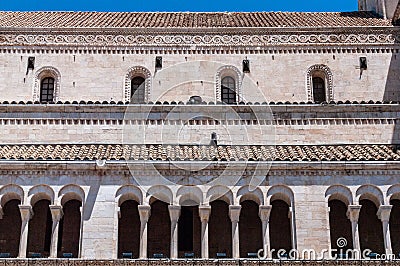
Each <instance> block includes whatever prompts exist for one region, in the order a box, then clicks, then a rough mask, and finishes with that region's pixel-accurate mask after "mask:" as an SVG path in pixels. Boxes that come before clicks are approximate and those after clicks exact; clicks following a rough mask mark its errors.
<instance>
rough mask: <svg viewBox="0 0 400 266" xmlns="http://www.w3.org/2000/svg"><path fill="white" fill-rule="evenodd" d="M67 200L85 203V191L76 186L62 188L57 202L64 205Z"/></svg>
mask: <svg viewBox="0 0 400 266" xmlns="http://www.w3.org/2000/svg"><path fill="white" fill-rule="evenodd" d="M69 200H78V201H80V202H81V203H82V204H83V203H84V201H85V191H84V190H83V189H82V188H81V187H80V186H78V185H74V184H70V185H66V186H64V187H62V188H61V189H60V191H59V192H58V202H60V203H61V205H64V204H65V203H66V202H67V201H69Z"/></svg>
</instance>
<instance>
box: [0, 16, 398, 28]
mask: <svg viewBox="0 0 400 266" xmlns="http://www.w3.org/2000/svg"><path fill="white" fill-rule="evenodd" d="M391 25H392V24H391V21H390V20H385V19H381V18H379V17H378V16H377V15H375V14H374V13H372V12H318V13H317V12H314V13H306V12H252V13H248V12H224V13H221V12H215V13H193V12H180V13H167V12H155V13H150V12H148V13H147V12H132V13H130V12H0V27H19V28H158V27H160V28H171V27H174V28H175V27H176V28H220V27H228V28H229V27H340V26H391Z"/></svg>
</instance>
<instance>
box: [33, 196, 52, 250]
mask: <svg viewBox="0 0 400 266" xmlns="http://www.w3.org/2000/svg"><path fill="white" fill-rule="evenodd" d="M49 205H50V201H49V200H45V199H43V200H39V201H38V202H37V203H36V204H35V205H34V206H33V213H34V215H33V217H32V219H31V220H30V221H29V228H28V246H27V256H28V257H30V256H31V253H39V254H40V256H41V257H44V258H45V257H48V256H49V255H50V243H51V233H52V232H51V230H52V226H53V219H52V216H51V212H50V207H49Z"/></svg>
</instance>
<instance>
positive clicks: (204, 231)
mask: <svg viewBox="0 0 400 266" xmlns="http://www.w3.org/2000/svg"><path fill="white" fill-rule="evenodd" d="M210 213H211V206H199V216H200V221H201V258H202V259H208V256H209V253H208V219H209V218H210Z"/></svg>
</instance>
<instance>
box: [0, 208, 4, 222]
mask: <svg viewBox="0 0 400 266" xmlns="http://www.w3.org/2000/svg"><path fill="white" fill-rule="evenodd" d="M3 215H4V212H3V207H1V205H0V220H1V219H3Z"/></svg>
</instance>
